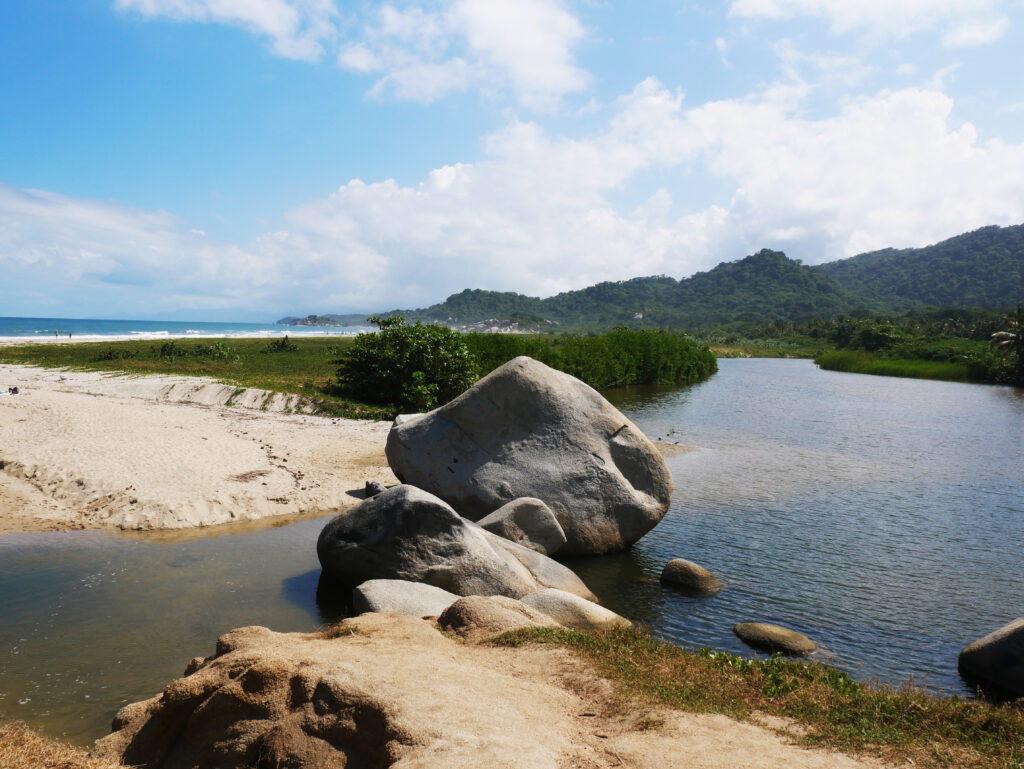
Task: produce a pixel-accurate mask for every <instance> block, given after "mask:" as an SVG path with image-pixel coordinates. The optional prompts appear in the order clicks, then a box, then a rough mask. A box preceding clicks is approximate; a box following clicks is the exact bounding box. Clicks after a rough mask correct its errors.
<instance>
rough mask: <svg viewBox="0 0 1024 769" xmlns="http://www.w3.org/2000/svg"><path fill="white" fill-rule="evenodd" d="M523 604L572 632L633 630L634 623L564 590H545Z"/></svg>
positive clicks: (527, 598)
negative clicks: (628, 628)
mask: <svg viewBox="0 0 1024 769" xmlns="http://www.w3.org/2000/svg"><path fill="white" fill-rule="evenodd" d="M522 603H525V604H526V605H527V606H529V607H530V608H532V609H536V610H537V611H539V612H541V613H543V614H546V615H547V616H549V617H551V618H552V619H555V620H557V621H558V622H559V624H562V625H565V626H566V627H571V628H572V629H573V630H606V629H608V628H613V627H632V625H633V623H632V622H630V621H629V620H628V619H626V618H625V617H620V616H619V615H618V614H616V613H615V612H613V611H609V610H608V609H606V608H604V607H603V606H598V605H597V604H596V603H594V602H593V601H588V600H586V599H585V598H580V597H579V596H578V595H573V594H572V593H567V592H565V591H564V590H556V589H554V588H548V589H546V590H538V591H537V592H536V593H530V595H527V596H523V598H522Z"/></svg>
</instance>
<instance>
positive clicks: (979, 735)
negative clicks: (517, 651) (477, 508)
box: [493, 628, 1024, 769]
mask: <svg viewBox="0 0 1024 769" xmlns="http://www.w3.org/2000/svg"><path fill="white" fill-rule="evenodd" d="M493 642H494V643H497V644H500V645H507V646H521V645H524V644H552V645H556V646H561V647H565V648H567V649H570V650H572V651H574V652H575V653H577V654H578V655H580V656H581V657H582V658H583V659H584V660H585V661H586V662H587V663H588V664H590V665H592V666H593V667H594V668H595V669H596V671H597V672H598V673H600V674H602V675H604V676H606V677H608V678H609V679H610V680H612V681H613V682H614V684H615V685H616V695H617V699H618V706H619V708H620V709H621V710H623V711H628V710H635V709H636V708H637V706H638V705H641V706H643V705H646V706H648V707H650V706H668V707H672V708H677V709H681V710H686V711H691V712H698V713H723V714H725V715H728V716H732V717H733V718H737V719H740V720H743V719H748V718H750V717H751V716H752V715H754V714H755V713H767V714H771V715H775V716H780V717H783V718H789V719H793V720H794V721H796V722H797V723H798V724H799V725H800V726H801V727H802V730H800V734H801V736H800V737H799V739H801V740H802V741H803V742H804V743H806V744H808V745H812V746H825V747H829V748H833V749H836V750H842V751H846V752H852V753H862V754H869V755H875V756H878V757H880V758H882V759H883V760H885V761H888V762H898V763H903V762H913V765H915V766H921V767H934V768H935V769H947V768H948V769H953V768H954V767H957V768H961V767H972V769H1021V767H1024V708H1022V706H1020V705H1014V704H1011V705H997V704H992V703H988V702H984V701H977V702H976V701H968V700H963V699H959V698H956V697H953V698H945V697H937V696H933V695H930V694H928V693H926V692H924V691H922V690H920V689H916V688H913V687H911V686H904V687H901V688H891V687H886V688H876V687H872V686H868V685H865V684H862V683H858V682H856V681H853V680H852V679H850V678H849V677H848V676H847V675H846V674H845V673H842V672H840V671H838V670H835V669H834V668H830V667H827V666H825V665H820V664H816V663H808V662H803V661H794V660H789V659H785V658H782V657H779V656H774V657H770V658H761V659H756V660H751V659H746V658H744V657H738V656H736V655H732V654H727V653H724V652H715V651H710V650H707V649H704V650H701V651H699V652H691V651H687V650H684V649H681V648H679V647H677V646H673V645H672V644H668V643H664V642H662V641H658V640H656V639H654V638H652V637H651V636H650V635H648V634H646V633H644V632H642V631H639V630H636V629H630V630H622V629H617V630H612V631H608V632H606V633H578V632H574V631H571V630H564V629H554V628H531V629H525V630H517V631H512V632H509V633H504V634H502V635H501V636H498V638H496V639H495V640H494V641H493Z"/></svg>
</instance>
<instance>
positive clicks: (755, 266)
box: [278, 225, 1024, 330]
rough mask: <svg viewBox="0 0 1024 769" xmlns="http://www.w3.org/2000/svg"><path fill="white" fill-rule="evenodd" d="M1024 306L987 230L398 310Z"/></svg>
mask: <svg viewBox="0 0 1024 769" xmlns="http://www.w3.org/2000/svg"><path fill="white" fill-rule="evenodd" d="M1021 301H1024V225H1014V226H1011V227H998V226H990V227H983V228H981V229H979V230H975V231H973V232H969V233H965V234H963V235H958V236H956V237H953V238H950V239H948V240H944V241H942V242H940V243H936V244H934V245H931V246H926V247H924V248H907V249H884V250H881V251H873V252H870V253H865V254H860V255H858V256H854V257H850V258H848V259H841V260H839V261H836V262H828V263H825V264H820V265H816V266H813V267H810V266H806V265H803V264H801V263H800V262H799V261H798V260H794V259H790V258H788V257H787V256H786V255H785V254H784V253H782V252H781V251H772V250H769V249H763V250H761V251H759V252H757V253H756V254H752V255H750V256H747V257H745V258H743V259H740V260H738V261H735V262H723V263H721V264H719V265H718V266H717V267H715V268H713V269H711V270H709V271H707V272H698V273H696V274H695V275H693V276H691V277H689V278H684V279H682V280H676V279H675V278H671V277H668V276H665V275H659V276H651V277H643V278H632V279H630V280H623V281H615V282H604V283H598V284H597V285H594V286H589V287H587V288H583V289H579V290H576V291H567V292H564V293H561V294H557V295H556V296H552V297H549V298H547V299H540V298H538V297H532V296H526V295H523V294H517V293H513V292H500V291H485V290H481V289H465V290H464V291H461V292H459V293H457V294H452V295H451V296H449V297H448V298H447V299H446V300H445V301H444V302H440V303H438V304H435V305H431V306H430V307H426V308H422V309H416V310H392V311H390V312H386V313H380V314H383V315H396V314H401V315H405V316H406V317H407V318H409V319H410V320H422V321H425V322H436V323H444V324H447V325H450V326H452V327H455V328H464V329H467V330H470V329H479V330H550V329H551V328H552V327H553V326H555V325H557V326H560V327H563V328H576V329H581V328H588V329H604V328H610V327H612V326H629V327H632V328H663V327H672V328H683V329H697V328H702V327H710V326H716V325H723V324H727V323H732V322H736V321H750V322H762V321H769V320H774V319H781V320H789V321H800V320H807V319H810V318H816V317H830V316H834V315H839V314H857V315H860V314H865V313H899V312H903V311H906V310H911V309H914V308H917V307H926V306H935V307H977V308H981V307H987V308H1005V307H1011V306H1013V305H1014V304H1016V303H1017V302H1021ZM278 322H280V323H289V322H290V323H293V324H294V325H365V323H366V316H365V315H360V314H346V315H321V316H307V318H302V319H300V318H283V319H282V320H280V321H278Z"/></svg>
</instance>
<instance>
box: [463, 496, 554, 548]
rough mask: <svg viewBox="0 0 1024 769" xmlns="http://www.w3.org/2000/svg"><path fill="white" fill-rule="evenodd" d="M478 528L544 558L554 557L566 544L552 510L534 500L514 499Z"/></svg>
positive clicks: (531, 498)
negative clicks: (545, 556) (544, 556)
mask: <svg viewBox="0 0 1024 769" xmlns="http://www.w3.org/2000/svg"><path fill="white" fill-rule="evenodd" d="M477 524H478V525H479V526H480V528H482V529H487V531H489V532H491V533H492V534H497V535H498V536H499V537H504V538H505V539H508V540H511V541H512V542H515V543H517V544H519V545H522V546H523V547H528V548H530V549H531V550H536V551H537V552H538V553H541V554H543V555H554V554H555V553H557V552H558V551H559V550H560V549H561V548H562V546H563V545H564V544H565V532H564V531H562V527H561V526H560V525H559V524H558V521H557V520H556V519H555V515H554V513H552V512H551V508H549V507H548V506H547V505H545V504H544V503H543V502H541V501H540V500H539V499H535V498H533V497H520V498H519V499H513V500H512V501H511V502H509V503H508V504H507V505H502V506H501V507H499V508H498V509H497V510H495V511H494V512H493V513H491V514H490V515H488V516H485V517H483V518H481V519H480V520H479V521H477Z"/></svg>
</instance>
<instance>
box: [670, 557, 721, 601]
mask: <svg viewBox="0 0 1024 769" xmlns="http://www.w3.org/2000/svg"><path fill="white" fill-rule="evenodd" d="M661 581H662V582H669V583H671V584H673V585H679V586H680V587H683V588H686V589H687V590H696V591H699V592H701V593H717V592H718V591H719V590H721V589H722V588H723V587H725V585H723V584H722V581H721V580H720V579H718V577H716V576H715V575H714V574H712V573H711V572H710V571H708V570H707V569H705V568H704V567H703V566H701V565H700V564H697V563H694V562H693V561H687V560H686V559H685V558H673V559H672V560H671V561H669V562H668V563H666V564H665V568H664V569H662V570H661Z"/></svg>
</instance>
